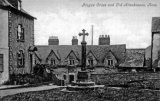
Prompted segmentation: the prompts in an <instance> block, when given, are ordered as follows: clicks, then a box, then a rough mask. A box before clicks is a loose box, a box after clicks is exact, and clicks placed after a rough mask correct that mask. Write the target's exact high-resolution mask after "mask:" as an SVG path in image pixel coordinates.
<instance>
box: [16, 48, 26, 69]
mask: <svg viewBox="0 0 160 101" xmlns="http://www.w3.org/2000/svg"><path fill="white" fill-rule="evenodd" d="M24 64H25V63H24V53H23V51H22V50H19V52H18V53H17V66H18V67H24Z"/></svg>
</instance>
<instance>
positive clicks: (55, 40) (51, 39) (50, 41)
mask: <svg viewBox="0 0 160 101" xmlns="http://www.w3.org/2000/svg"><path fill="white" fill-rule="evenodd" d="M48 45H59V39H58V37H57V36H50V37H49V39H48Z"/></svg>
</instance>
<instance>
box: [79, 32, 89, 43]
mask: <svg viewBox="0 0 160 101" xmlns="http://www.w3.org/2000/svg"><path fill="white" fill-rule="evenodd" d="M85 31H86V30H85V29H83V30H82V33H79V36H83V40H82V42H85V36H86V35H87V36H88V33H85Z"/></svg>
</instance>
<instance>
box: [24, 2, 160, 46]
mask: <svg viewBox="0 0 160 101" xmlns="http://www.w3.org/2000/svg"><path fill="white" fill-rule="evenodd" d="M149 5H150V6H149ZM22 7H23V9H25V10H26V11H27V12H28V13H29V14H31V15H33V16H34V17H36V18H37V20H35V32H34V34H35V44H36V45H47V44H48V38H49V36H58V38H59V44H60V45H71V40H72V37H73V36H77V38H78V41H79V44H80V42H81V41H82V37H80V36H78V34H79V33H80V32H82V29H85V30H86V32H88V33H89V36H87V37H86V41H87V44H88V45H91V32H92V31H91V26H92V25H93V26H94V28H93V44H94V45H98V38H99V36H100V35H110V38H111V44H113V45H114V44H126V47H127V48H146V47H147V46H149V45H150V44H151V23H152V17H160V0H22Z"/></svg>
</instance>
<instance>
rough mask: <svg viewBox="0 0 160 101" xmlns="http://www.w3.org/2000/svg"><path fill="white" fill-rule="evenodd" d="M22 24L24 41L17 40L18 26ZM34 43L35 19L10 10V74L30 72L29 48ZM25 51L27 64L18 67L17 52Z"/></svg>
mask: <svg viewBox="0 0 160 101" xmlns="http://www.w3.org/2000/svg"><path fill="white" fill-rule="evenodd" d="M19 24H21V25H22V26H23V28H24V37H25V40H24V42H17V26H18V25H19ZM33 45H34V19H33V18H29V17H28V16H26V15H24V14H22V13H20V12H18V11H17V12H16V11H9V69H10V74H12V73H15V74H18V73H21V74H25V73H30V70H31V68H30V58H29V52H28V48H29V46H33ZM19 50H23V51H24V55H25V66H24V68H17V52H18V51H19Z"/></svg>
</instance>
